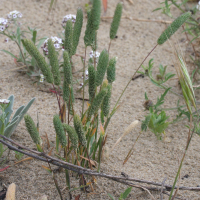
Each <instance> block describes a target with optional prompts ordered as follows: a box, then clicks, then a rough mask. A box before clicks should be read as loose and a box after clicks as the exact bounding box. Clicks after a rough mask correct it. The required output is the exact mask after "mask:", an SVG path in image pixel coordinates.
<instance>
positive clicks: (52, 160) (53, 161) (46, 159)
mask: <svg viewBox="0 0 200 200" xmlns="http://www.w3.org/2000/svg"><path fill="white" fill-rule="evenodd" d="M0 137H1V138H3V139H0V142H1V143H2V144H4V145H6V146H7V147H8V148H9V149H10V150H13V151H18V152H20V153H22V154H25V155H27V156H30V157H32V158H35V159H37V160H40V161H43V162H47V163H50V164H53V165H56V166H59V167H62V168H64V169H68V170H71V171H74V172H77V173H79V174H87V175H91V176H99V177H104V178H108V179H111V180H114V181H116V182H120V183H123V184H125V185H129V186H132V187H136V188H141V189H143V190H146V191H147V190H150V191H161V188H160V187H161V186H162V187H163V192H164V191H170V190H171V188H172V185H167V184H163V183H158V182H153V181H147V180H141V179H136V178H130V177H123V176H113V175H109V174H105V173H98V172H96V171H94V170H91V169H86V168H84V167H81V166H77V165H73V164H71V163H68V162H65V161H63V160H59V159H57V158H54V157H52V156H49V155H47V154H45V153H42V152H39V151H35V150H32V149H29V148H28V147H25V146H23V145H21V144H18V143H17V142H15V141H13V140H11V139H9V138H7V137H5V136H2V135H0ZM6 141H9V142H10V143H12V144H13V145H16V146H17V147H15V146H13V145H12V144H9V143H8V142H6ZM30 152H31V153H30ZM131 181H133V182H138V183H145V184H151V185H154V186H159V187H149V186H142V185H135V184H133V183H132V182H131ZM175 188H177V187H175ZM179 190H190V191H200V187H185V186H179Z"/></svg>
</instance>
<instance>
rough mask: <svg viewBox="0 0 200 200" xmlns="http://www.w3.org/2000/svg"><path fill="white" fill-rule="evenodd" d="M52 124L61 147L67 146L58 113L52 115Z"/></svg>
mask: <svg viewBox="0 0 200 200" xmlns="http://www.w3.org/2000/svg"><path fill="white" fill-rule="evenodd" d="M53 124H54V128H55V131H56V135H57V136H58V139H59V142H60V143H61V145H62V147H64V148H65V147H66V146H67V139H66V135H65V131H64V128H63V125H62V122H61V120H60V118H59V116H58V115H54V117H53Z"/></svg>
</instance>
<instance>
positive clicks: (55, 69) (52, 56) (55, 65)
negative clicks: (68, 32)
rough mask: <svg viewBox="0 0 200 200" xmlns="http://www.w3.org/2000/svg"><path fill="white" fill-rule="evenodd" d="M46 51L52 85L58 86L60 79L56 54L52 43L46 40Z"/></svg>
mask: <svg viewBox="0 0 200 200" xmlns="http://www.w3.org/2000/svg"><path fill="white" fill-rule="evenodd" d="M48 51H49V60H50V65H51V72H52V74H53V78H54V83H55V85H60V82H61V77H60V71H59V62H58V54H57V52H56V50H55V47H54V43H53V41H52V40H51V39H50V40H48Z"/></svg>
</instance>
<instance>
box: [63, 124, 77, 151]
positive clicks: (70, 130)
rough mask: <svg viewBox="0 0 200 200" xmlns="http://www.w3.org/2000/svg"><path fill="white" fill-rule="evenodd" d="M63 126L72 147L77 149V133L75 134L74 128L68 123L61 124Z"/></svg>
mask: <svg viewBox="0 0 200 200" xmlns="http://www.w3.org/2000/svg"><path fill="white" fill-rule="evenodd" d="M63 128H64V130H65V131H67V133H68V135H69V138H70V140H71V143H72V147H73V148H74V149H77V148H78V135H77V133H76V131H75V129H74V128H72V127H71V126H69V125H68V124H63Z"/></svg>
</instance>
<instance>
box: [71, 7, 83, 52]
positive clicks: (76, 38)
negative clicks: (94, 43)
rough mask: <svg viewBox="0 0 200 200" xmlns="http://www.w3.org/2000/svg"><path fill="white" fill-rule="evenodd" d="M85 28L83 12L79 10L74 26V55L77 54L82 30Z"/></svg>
mask: <svg viewBox="0 0 200 200" xmlns="http://www.w3.org/2000/svg"><path fill="white" fill-rule="evenodd" d="M82 26H83V11H82V9H81V8H79V9H78V10H77V14H76V22H75V24H74V29H73V50H72V55H74V54H75V53H76V49H77V46H78V43H79V38H80V35H81V29H82Z"/></svg>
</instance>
